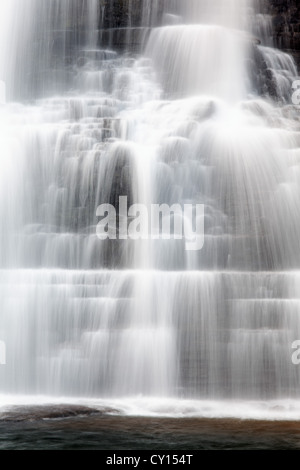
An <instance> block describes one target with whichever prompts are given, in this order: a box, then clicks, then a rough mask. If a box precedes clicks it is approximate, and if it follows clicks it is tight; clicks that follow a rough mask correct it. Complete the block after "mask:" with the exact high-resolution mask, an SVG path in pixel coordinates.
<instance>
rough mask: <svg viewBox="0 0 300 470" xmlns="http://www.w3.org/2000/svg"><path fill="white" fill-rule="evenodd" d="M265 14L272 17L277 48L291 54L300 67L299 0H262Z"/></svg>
mask: <svg viewBox="0 0 300 470" xmlns="http://www.w3.org/2000/svg"><path fill="white" fill-rule="evenodd" d="M261 4H262V6H263V9H264V11H265V13H267V14H269V15H270V16H271V17H272V29H273V38H274V41H275V45H276V47H278V48H280V49H283V50H286V51H287V52H289V53H291V54H292V55H293V56H294V58H295V60H296V62H297V64H298V66H299V65H300V3H299V0H262V2H261Z"/></svg>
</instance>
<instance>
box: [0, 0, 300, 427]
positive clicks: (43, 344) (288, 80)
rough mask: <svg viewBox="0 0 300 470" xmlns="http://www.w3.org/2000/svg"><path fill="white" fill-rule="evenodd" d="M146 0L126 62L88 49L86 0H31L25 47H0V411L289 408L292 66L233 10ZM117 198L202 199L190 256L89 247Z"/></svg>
mask: <svg viewBox="0 0 300 470" xmlns="http://www.w3.org/2000/svg"><path fill="white" fill-rule="evenodd" d="M17 3H18V2H17V0H14V5H17ZM154 3H155V5H154ZM154 3H153V5H154V6H153V8H154V7H155V8H156V10H155V15H157V11H158V10H157V9H159V6H158V2H154ZM163 3H164V7H165V8H164V12H163V16H162V17H163V21H165V23H166V25H163V26H161V27H159V28H153V29H152V30H151V32H150V34H148V31H147V34H146V33H145V37H147V36H148V40H147V44H146V45H145V48H144V52H143V54H142V55H139V56H136V55H133V54H130V53H129V52H127V53H124V54H117V53H116V52H115V51H114V50H111V49H104V48H103V47H101V46H99V44H98V42H97V34H96V31H97V28H98V27H99V22H98V21H95V18H97V14H99V11H98V9H97V8H98V7H97V2H95V1H91V2H90V9H89V10H88V11H87V12H82V11H81V10H80V12H81V13H80V15H79V16H78V11H79V6H80V5H79V3H78V2H77V1H76V2H73V3H72V2H66V3H64V5H63V4H62V2H59V1H55V2H51V8H50V7H49V8H48V7H47V5H48V6H49V5H50V4H49V3H48V4H47V5H46V4H45V3H44V2H43V3H40V5H43V8H42V9H41V10H37V3H36V2H35V1H34V0H30V1H28V4H27V6H28V10H26V11H27V15H28V17H26V18H27V20H26V22H25V21H24V24H23V26H22V31H23V32H26V34H27V37H31V41H32V42H30V41H29V43H28V44H29V45H30V44H31V45H32V47H33V46H34V47H33V49H32V50H31V48H30V47H28V45H26V47H25V49H26V55H25V56H26V57H25V60H24V57H23V59H22V62H20V69H19V70H18V72H17V71H16V70H15V68H14V67H15V65H14V62H15V61H16V58H14V57H13V58H11V60H10V61H8V59H7V57H6V54H4V53H2V55H1V57H0V59H1V60H0V63H2V66H1V67H2V74H3V75H2V78H3V79H4V80H5V82H6V89H7V97H8V99H7V103H6V104H2V105H1V108H0V150H1V159H0V217H1V222H2V224H1V229H0V242H1V252H0V266H1V270H0V341H3V342H5V346H6V365H0V410H1V407H2V409H6V408H7V407H8V406H10V405H12V404H26V403H27V404H32V403H57V402H63V403H70V402H72V403H85V404H86V403H89V404H93V406H100V407H102V406H104V404H106V405H107V406H111V407H112V408H115V409H117V410H119V411H122V412H124V413H127V414H129V415H130V414H131V415H133V414H135V415H136V414H137V415H141V414H145V415H153V416H154V415H155V416H156V415H157V416H161V415H164V416H166V415H167V416H183V415H184V416H205V417H216V416H218V417H224V418H225V417H230V416H239V417H245V418H247V417H248V418H257V419H258V418H259V419H273V418H276V419H300V413H299V385H300V369H299V368H298V367H297V366H296V365H295V364H293V362H292V354H293V352H294V350H293V349H292V344H293V342H294V341H296V340H298V339H300V322H299V310H300V287H299V286H300V282H299V281H300V277H299V276H300V274H299V272H300V271H298V270H299V268H300V250H299V248H300V246H299V240H300V225H299V220H300V185H299V181H300V180H299V145H300V139H299V127H300V126H299V117H298V111H297V109H296V108H294V107H292V106H290V105H289V103H290V94H291V84H292V80H293V79H294V77H295V76H296V75H297V70H296V66H295V64H294V62H293V60H292V59H291V57H290V56H288V55H287V54H284V53H282V52H280V51H277V50H275V49H274V48H272V47H271V40H270V38H269V36H268V31H269V29H268V28H269V19H268V18H267V17H264V16H263V15H259V17H258V18H259V21H258V22H257V24H256V28H252V29H251V21H253V18H256V16H255V11H254V10H253V8H252V7H253V5H252V2H250V1H245V2H240V3H239V8H236V7H237V2H236V1H231V2H229V3H227V2H226V8H225V9H220V8H219V7H220V5H223V6H224V3H222V2H221V0H214V1H211V2H208V1H204V0H203V1H200V2H196V1H193V0H191V1H190V2H187V3H186V5H187V6H186V7H185V8H183V6H182V3H178V2H173V4H172V5H170V4H169V2H167V1H166V2H163ZM143 5H144V11H143V15H142V18H143V19H142V20H141V21H144V23H145V25H146V26H147V28H148V27H149V25H150V24H151V20H150V18H151V17H153V15H154V13H153V11H151V8H150V7H151V5H150V4H149V2H147V1H145V2H144V4H143ZM38 11H39V13H40V15H41V16H40V18H43V21H42V23H43V25H44V26H45V25H46V26H47V27H46V28H45V31H46V32H45V34H44V35H42V37H43V41H44V42H41V46H40V47H41V48H40V49H39V48H38V50H39V54H38V55H37V57H36V56H35V52H36V51H37V49H36V48H37V44H39V43H38V42H37V41H36V37H39V36H38V35H39V34H42V32H43V29H42V28H41V25H39V22H38V21H37V16H36V15H37V12H38ZM102 13H103V12H102ZM151 15H152V16H151ZM155 15H154V16H155ZM49 18H50V19H49ZM74 18H75V19H76V21H75V20H74ZM58 19H59V20H58ZM196 19H197V21H196ZM251 19H252V20H251ZM79 20H80V21H79ZM32 21H33V23H32ZM74 22H75V23H76V25H77V26H76V27H77V28H79V29H80V31H83V32H85V34H79V33H78V30H77V29H76V28H75V30H74V31H75V32H76V31H77V33H76V34H75V33H74V31H73V30H72V27H71V26H70V25H73V23H74ZM170 23H172V24H170ZM191 23H193V24H191ZM32 25H35V28H32ZM37 25H39V27H37ZM78 25H80V26H78ZM257 25H258V26H257ZM20 27H21V26H20ZM73 27H74V25H73ZM70 31H71V32H70ZM87 31H89V34H87ZM93 31H94V34H93ZM29 33H30V34H29ZM73 33H74V34H73ZM254 33H255V35H256V36H259V38H260V40H261V41H262V44H260V45H258V44H257V43H256V42H258V41H257V38H256V40H255V41H253V34H254ZM5 34H6V33H5ZM7 34H8V33H7ZM24 34H25V33H24ZM2 35H4V33H2ZM35 35H37V36H35ZM32 37H33V38H35V40H33V39H32ZM70 37H72V38H73V39H72V41H75V40H74V38H76V41H75V42H70V41H71V40H70ZM53 38H54V39H56V40H57V41H58V43H59V44H56V43H55V41H54V42H53V41H52V39H53ZM1 40H3V39H1ZM14 40H15V42H14V44H19V43H20V37H19V36H18V34H16V35H15V37H14ZM53 44H56V45H55V48H54V49H52V50H51V51H50V49H51V47H52V46H53ZM70 44H72V47H71V46H70ZM62 45H63V46H64V47H62ZM50 46H51V47H50ZM43 51H44V54H43ZM70 51H71V52H72V54H71V56H70ZM53 58H55V60H54V59H53ZM53 60H54V62H53ZM3 64H5V65H6V67H7V70H6V73H4V71H3V70H4V66H3ZM1 67H0V69H1ZM29 69H30V71H31V72H30V73H31V74H30V79H29V80H28V75H27V72H28V70H29ZM28 73H29V72H28ZM26 77H27V78H26ZM45 77H46V78H45ZM0 78H1V77H0ZM31 78H32V80H31ZM23 81H24V83H23ZM36 84H37V87H36V89H35V85H36ZM50 85H51V86H50ZM14 94H15V95H14ZM2 101H4V100H2ZM119 196H126V197H127V198H128V203H129V204H133V203H140V204H144V205H146V206H147V207H150V205H151V204H154V203H155V204H168V205H170V206H171V205H172V204H180V205H181V206H183V205H184V204H188V203H191V204H198V203H199V204H204V206H205V215H204V226H205V243H204V247H203V249H202V250H199V251H195V252H189V251H187V250H186V249H185V243H184V240H176V239H174V240H163V239H160V240H128V241H124V240H105V241H100V240H99V239H98V238H97V233H96V226H97V223H98V218H97V216H96V211H97V207H98V206H99V205H100V204H112V205H115V206H117V205H118V200H119Z"/></svg>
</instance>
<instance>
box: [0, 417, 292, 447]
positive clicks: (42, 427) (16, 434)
mask: <svg viewBox="0 0 300 470" xmlns="http://www.w3.org/2000/svg"><path fill="white" fill-rule="evenodd" d="M3 449H6V450H22V449H28V450H29V449H31V450H39V449H41V450H170V451H171V450H172V451H178V450H183V451H184V450H222V449H226V450H231V449H232V450H233V449H245V450H246V449H253V450H260V449H262V450H264V449H265V450H275V449H284V450H288V449H300V423H299V422H280V421H277V422H263V421H262V422H260V421H240V420H218V419H213V420H209V419H163V418H161V419H158V418H131V417H123V416H122V417H120V416H100V417H99V416H96V417H93V416H89V417H76V418H67V419H58V420H46V421H45V420H41V421H34V422H30V421H26V422H0V450H3Z"/></svg>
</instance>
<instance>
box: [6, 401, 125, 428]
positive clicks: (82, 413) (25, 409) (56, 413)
mask: <svg viewBox="0 0 300 470" xmlns="http://www.w3.org/2000/svg"><path fill="white" fill-rule="evenodd" d="M111 413H117V410H115V409H112V408H103V409H100V410H99V409H95V408H90V407H87V406H81V405H64V404H61V405H36V406H34V405H30V406H18V407H11V409H9V410H6V411H5V412H3V413H0V422H16V423H17V422H24V421H25V422H32V421H41V420H44V419H66V418H76V417H87V416H92V415H97V416H101V415H107V414H111Z"/></svg>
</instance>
